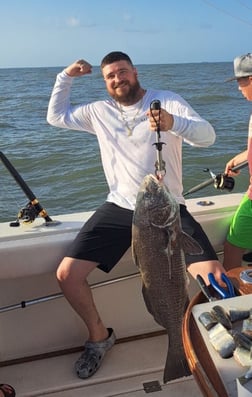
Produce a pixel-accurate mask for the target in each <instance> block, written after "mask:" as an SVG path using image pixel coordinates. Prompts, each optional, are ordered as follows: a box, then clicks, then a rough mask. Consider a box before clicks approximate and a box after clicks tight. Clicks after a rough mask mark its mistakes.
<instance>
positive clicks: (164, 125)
mask: <svg viewBox="0 0 252 397" xmlns="http://www.w3.org/2000/svg"><path fill="white" fill-rule="evenodd" d="M159 113H160V117H159ZM147 117H148V118H149V122H150V130H151V131H157V126H158V124H157V123H159V129H160V131H168V130H171V129H172V127H173V122H174V120H173V115H172V114H170V113H168V112H167V111H166V110H165V109H160V111H159V110H154V109H153V110H148V112H147Z"/></svg>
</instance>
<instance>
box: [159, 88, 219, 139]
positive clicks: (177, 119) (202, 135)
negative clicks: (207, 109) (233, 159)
mask: <svg viewBox="0 0 252 397" xmlns="http://www.w3.org/2000/svg"><path fill="white" fill-rule="evenodd" d="M172 99H173V100H172V101H167V108H166V110H167V111H168V112H169V113H171V114H172V115H173V118H174V123H173V128H172V131H170V132H171V133H173V134H175V135H178V136H180V137H181V138H182V139H183V140H184V141H185V142H187V143H189V144H190V145H192V146H201V147H208V146H210V145H212V144H213V143H214V142H215V138H216V134H215V131H214V128H213V126H212V125H211V124H210V123H209V122H208V121H206V120H205V119H203V118H202V117H201V116H200V115H199V114H198V113H197V112H196V111H195V110H194V109H193V108H192V107H191V106H190V105H189V103H187V102H186V101H185V100H184V99H183V98H182V97H180V96H179V95H177V94H174V93H173V98H172Z"/></svg>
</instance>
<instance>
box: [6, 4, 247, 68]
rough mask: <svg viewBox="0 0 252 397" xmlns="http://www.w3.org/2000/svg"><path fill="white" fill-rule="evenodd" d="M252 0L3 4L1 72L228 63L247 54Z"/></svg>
mask: <svg viewBox="0 0 252 397" xmlns="http://www.w3.org/2000/svg"><path fill="white" fill-rule="evenodd" d="M251 37H252V1H251V0H243V1H239V0H156V1H154V0H152V1H150V0H145V1H143V0H128V1H125V0H124V1H121V0H72V1H69V0H68V1H64V0H40V1H38V0H7V1H4V0H1V6H0V50H1V52H0V68H16V67H45V66H49V67H50V66H57V67H58V66H67V65H69V64H71V63H72V62H74V61H75V60H77V59H80V58H82V59H85V60H87V61H88V62H90V63H91V64H92V65H93V66H96V65H99V64H100V61H101V59H102V58H103V56H104V55H106V54H107V53H109V52H110V51H115V50H120V51H123V52H126V53H128V55H129V56H130V57H131V59H132V61H133V63H134V64H135V65H139V64H167V63H191V62H223V61H224V62H226V61H233V58H234V57H236V56H238V55H241V54H245V53H247V52H252V43H251Z"/></svg>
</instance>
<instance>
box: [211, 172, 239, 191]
mask: <svg viewBox="0 0 252 397" xmlns="http://www.w3.org/2000/svg"><path fill="white" fill-rule="evenodd" d="M234 185H235V181H234V178H232V177H231V176H228V175H226V174H218V175H216V177H215V179H214V187H215V188H216V189H220V190H225V189H226V190H228V191H229V192H231V191H232V190H233V188H234Z"/></svg>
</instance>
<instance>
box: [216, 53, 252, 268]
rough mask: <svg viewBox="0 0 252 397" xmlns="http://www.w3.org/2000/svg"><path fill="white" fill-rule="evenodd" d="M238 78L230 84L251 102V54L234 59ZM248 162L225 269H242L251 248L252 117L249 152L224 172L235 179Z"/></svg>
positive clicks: (233, 160) (232, 227)
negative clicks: (247, 176) (235, 169)
mask: <svg viewBox="0 0 252 397" xmlns="http://www.w3.org/2000/svg"><path fill="white" fill-rule="evenodd" d="M234 74H235V76H234V77H232V78H231V79H228V80H227V81H232V80H236V81H237V83H238V89H239V90H240V91H241V93H242V95H243V96H244V97H245V98H246V99H247V100H248V101H252V54H251V53H249V54H245V55H241V56H238V57H236V58H235V59H234ZM246 160H247V161H248V165H249V173H250V184H249V187H248V190H247V192H246V194H245V195H244V197H243V199H242V201H241V203H240V205H239V207H238V208H237V210H236V212H235V214H234V217H233V219H232V222H231V225H230V228H229V231H228V235H227V238H226V242H225V245H224V262H223V265H224V267H225V269H226V270H229V269H232V268H234V267H238V266H241V264H242V259H243V254H244V252H245V251H246V250H247V249H250V250H251V249H252V114H251V115H250V120H249V127H248V142H247V149H246V150H244V151H243V152H241V153H239V154H238V155H236V156H235V157H234V158H232V159H231V160H229V161H228V163H227V164H226V169H225V173H226V174H228V175H230V176H234V175H237V172H235V173H234V172H232V171H231V168H232V167H234V166H236V165H238V164H240V163H242V162H243V161H246Z"/></svg>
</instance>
